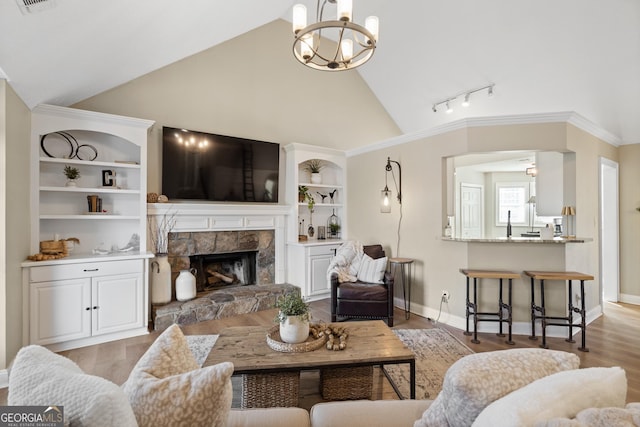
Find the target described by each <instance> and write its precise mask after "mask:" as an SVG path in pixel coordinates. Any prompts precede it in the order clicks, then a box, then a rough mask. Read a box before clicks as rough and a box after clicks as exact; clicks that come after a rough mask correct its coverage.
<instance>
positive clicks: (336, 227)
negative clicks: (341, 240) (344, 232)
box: [329, 224, 340, 234]
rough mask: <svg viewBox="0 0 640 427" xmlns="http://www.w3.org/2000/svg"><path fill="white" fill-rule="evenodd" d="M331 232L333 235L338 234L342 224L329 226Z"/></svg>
mask: <svg viewBox="0 0 640 427" xmlns="http://www.w3.org/2000/svg"><path fill="white" fill-rule="evenodd" d="M329 231H331V234H337V233H338V231H340V224H329Z"/></svg>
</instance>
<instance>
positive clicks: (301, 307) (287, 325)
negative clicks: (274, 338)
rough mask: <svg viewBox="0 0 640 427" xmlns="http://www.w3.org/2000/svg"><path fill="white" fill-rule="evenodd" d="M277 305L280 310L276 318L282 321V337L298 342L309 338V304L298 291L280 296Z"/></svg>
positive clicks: (288, 341)
mask: <svg viewBox="0 0 640 427" xmlns="http://www.w3.org/2000/svg"><path fill="white" fill-rule="evenodd" d="M275 307H276V308H277V309H278V310H280V311H279V312H278V316H277V317H276V320H277V321H278V322H280V338H281V339H282V341H283V342H286V343H289V344H297V343H301V342H304V341H306V340H307V338H309V320H310V319H311V313H310V311H309V310H310V309H309V304H307V303H306V302H304V300H303V299H302V297H301V296H300V295H299V294H298V293H289V294H286V295H283V296H281V297H279V298H278V299H277V301H276V305H275Z"/></svg>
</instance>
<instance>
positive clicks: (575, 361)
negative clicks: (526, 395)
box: [415, 348, 580, 427]
mask: <svg viewBox="0 0 640 427" xmlns="http://www.w3.org/2000/svg"><path fill="white" fill-rule="evenodd" d="M578 366H580V358H579V357H578V356H576V355H575V354H573V353H568V352H564V351H556V350H545V349H542V348H515V349H510V350H499V351H491V352H485V353H476V354H471V355H469V356H465V357H463V358H462V359H460V360H458V361H457V362H456V363H454V364H453V365H451V367H449V369H448V370H447V373H446V374H445V376H444V381H443V384H442V391H441V392H440V393H439V394H438V397H436V399H435V400H434V402H433V404H432V405H431V406H430V407H429V409H427V410H426V411H425V412H424V414H423V415H422V418H421V419H419V420H418V421H416V422H415V427H435V426H438V427H440V426H444V427H447V426H451V427H463V426H464V427H466V426H470V425H471V423H473V421H474V420H475V419H476V417H477V416H478V415H479V414H480V412H482V410H483V409H484V408H486V407H487V406H488V405H489V404H490V403H492V402H493V401H494V400H497V399H499V398H501V397H502V396H505V395H507V394H508V393H511V392H512V391H514V390H517V389H518V388H520V387H523V386H525V385H527V384H529V383H530V382H532V381H535V380H537V379H539V378H542V377H545V376H547V375H550V374H554V373H556V372H560V371H565V370H569V369H577V368H578Z"/></svg>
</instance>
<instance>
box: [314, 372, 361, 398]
mask: <svg viewBox="0 0 640 427" xmlns="http://www.w3.org/2000/svg"><path fill="white" fill-rule="evenodd" d="M372 389H373V366H359V367H357V368H330V369H320V392H321V393H322V398H323V399H325V400H350V399H371V391H372Z"/></svg>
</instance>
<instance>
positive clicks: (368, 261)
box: [358, 254, 387, 284]
mask: <svg viewBox="0 0 640 427" xmlns="http://www.w3.org/2000/svg"><path fill="white" fill-rule="evenodd" d="M386 270H387V257H382V258H378V259H373V258H371V257H370V256H369V255H367V254H364V255H362V260H361V261H360V269H359V270H358V280H360V281H361V282H366V283H377V284H382V283H384V282H383V281H382V279H383V278H384V272H385V271H386Z"/></svg>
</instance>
